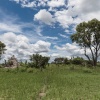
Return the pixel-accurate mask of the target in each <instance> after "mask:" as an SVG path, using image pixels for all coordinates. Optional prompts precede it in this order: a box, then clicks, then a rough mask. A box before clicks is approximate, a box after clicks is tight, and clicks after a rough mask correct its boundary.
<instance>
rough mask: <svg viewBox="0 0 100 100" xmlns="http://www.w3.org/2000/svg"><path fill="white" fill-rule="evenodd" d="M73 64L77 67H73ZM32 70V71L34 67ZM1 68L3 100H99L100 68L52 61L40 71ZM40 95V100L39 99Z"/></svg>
mask: <svg viewBox="0 0 100 100" xmlns="http://www.w3.org/2000/svg"><path fill="white" fill-rule="evenodd" d="M73 66H74V69H73V70H71V69H70V68H71V67H73ZM32 69H33V70H32ZM32 69H30V68H29V69H27V70H26V71H25V70H24V72H21V71H20V69H19V71H18V72H17V70H16V69H9V70H7V69H0V99H1V100H38V99H39V100H99V99H100V80H99V78H100V68H97V69H89V68H84V67H81V66H79V65H65V66H61V67H59V68H58V67H57V66H56V65H55V64H51V65H50V66H49V67H47V69H44V70H43V72H41V71H40V70H38V69H35V68H32ZM40 98H41V99H40Z"/></svg>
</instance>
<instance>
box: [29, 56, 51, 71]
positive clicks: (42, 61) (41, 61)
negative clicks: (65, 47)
mask: <svg viewBox="0 0 100 100" xmlns="http://www.w3.org/2000/svg"><path fill="white" fill-rule="evenodd" d="M49 59H50V58H49V57H43V56H42V55H39V54H33V55H32V56H31V57H30V60H31V61H32V62H33V64H34V67H36V68H40V69H41V71H42V69H43V68H45V67H46V65H47V64H48V61H49Z"/></svg>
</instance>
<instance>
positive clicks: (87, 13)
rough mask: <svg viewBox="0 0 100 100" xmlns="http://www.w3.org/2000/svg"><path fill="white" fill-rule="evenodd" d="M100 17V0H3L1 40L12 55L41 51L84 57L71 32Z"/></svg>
mask: <svg viewBox="0 0 100 100" xmlns="http://www.w3.org/2000/svg"><path fill="white" fill-rule="evenodd" d="M93 18H97V19H98V20H100V0H0V41H2V42H4V43H5V44H6V48H7V51H6V55H4V58H8V57H10V56H12V55H15V56H16V57H17V58H18V59H19V60H24V59H27V58H28V59H29V55H31V54H33V53H40V54H42V55H44V56H51V57H57V56H60V57H62V56H63V57H70V56H75V55H79V56H83V50H80V48H79V47H78V46H77V44H76V43H72V42H71V40H70V35H72V34H73V33H75V27H76V26H77V24H79V23H80V22H83V21H89V20H91V19H93Z"/></svg>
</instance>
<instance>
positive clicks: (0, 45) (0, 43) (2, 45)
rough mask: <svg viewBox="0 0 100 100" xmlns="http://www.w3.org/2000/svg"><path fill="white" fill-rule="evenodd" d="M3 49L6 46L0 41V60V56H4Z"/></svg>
mask: <svg viewBox="0 0 100 100" xmlns="http://www.w3.org/2000/svg"><path fill="white" fill-rule="evenodd" d="M5 47H6V45H5V44H4V43H2V42H1V41H0V60H1V56H2V54H4V51H5V50H6V49H5Z"/></svg>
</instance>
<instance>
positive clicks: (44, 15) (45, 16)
mask: <svg viewBox="0 0 100 100" xmlns="http://www.w3.org/2000/svg"><path fill="white" fill-rule="evenodd" d="M34 20H39V21H41V22H43V23H45V24H48V25H51V23H52V22H54V19H53V16H52V15H51V13H50V12H48V11H47V10H46V9H42V10H40V11H39V12H38V13H37V14H35V15H34Z"/></svg>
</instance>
